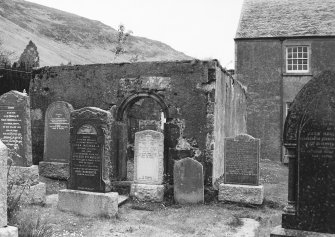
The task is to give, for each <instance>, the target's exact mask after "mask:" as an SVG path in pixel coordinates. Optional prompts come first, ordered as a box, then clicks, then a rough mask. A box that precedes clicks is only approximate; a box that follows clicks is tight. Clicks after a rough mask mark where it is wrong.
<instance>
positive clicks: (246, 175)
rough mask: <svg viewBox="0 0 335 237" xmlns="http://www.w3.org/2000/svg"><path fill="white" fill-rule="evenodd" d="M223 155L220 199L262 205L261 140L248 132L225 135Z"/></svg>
mask: <svg viewBox="0 0 335 237" xmlns="http://www.w3.org/2000/svg"><path fill="white" fill-rule="evenodd" d="M224 158H225V160H224V183H221V184H220V185H219V200H220V201H232V202H242V203H250V204H262V203H263V199H264V187H263V186H262V185H259V176H260V174H259V159H260V140H259V139H256V138H253V137H252V136H250V135H248V134H239V135H237V136H235V137H228V138H225V145H224Z"/></svg>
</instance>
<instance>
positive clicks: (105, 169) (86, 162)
mask: <svg viewBox="0 0 335 237" xmlns="http://www.w3.org/2000/svg"><path fill="white" fill-rule="evenodd" d="M111 125H112V117H111V114H110V112H108V111H105V110H102V109H99V108H95V107H85V108H82V109H79V110H75V111H73V112H72V113H71V158H70V178H69V181H68V185H69V186H68V188H69V189H73V190H82V191H90V192H108V191H110V189H111V187H110V180H109V175H110V171H111V167H110V160H111V150H110V142H111Z"/></svg>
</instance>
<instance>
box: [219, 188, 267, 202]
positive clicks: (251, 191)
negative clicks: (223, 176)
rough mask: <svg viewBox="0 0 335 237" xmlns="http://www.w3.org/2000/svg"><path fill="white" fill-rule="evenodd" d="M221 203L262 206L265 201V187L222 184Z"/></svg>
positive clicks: (220, 189)
mask: <svg viewBox="0 0 335 237" xmlns="http://www.w3.org/2000/svg"><path fill="white" fill-rule="evenodd" d="M218 199H219V201H230V202H240V203H245V204H256V205H261V204H262V203H263V199H264V187H263V185H259V186H251V185H237V184H220V186H219V197H218Z"/></svg>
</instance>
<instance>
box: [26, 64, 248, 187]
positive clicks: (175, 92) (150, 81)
mask: <svg viewBox="0 0 335 237" xmlns="http://www.w3.org/2000/svg"><path fill="white" fill-rule="evenodd" d="M29 95H30V96H31V117H32V139H33V162H34V164H38V163H39V162H40V161H42V160H43V145H44V144H43V141H44V116H45V113H46V109H47V107H48V105H49V104H51V103H52V102H55V101H59V100H61V101H66V102H68V103H70V104H72V105H73V107H74V109H80V108H83V107H92V106H94V107H98V108H101V109H104V110H109V111H110V112H111V113H112V120H113V125H112V149H111V153H112V154H111V156H112V158H111V165H112V171H111V174H110V176H111V179H112V180H132V179H133V164H134V136H135V133H136V132H138V131H142V130H148V129H150V130H155V131H159V132H163V134H164V138H165V140H164V174H165V176H166V177H169V176H171V175H172V173H173V172H172V171H173V163H174V160H179V159H182V158H185V157H193V158H194V159H196V160H197V161H199V162H201V163H202V164H203V166H204V173H205V179H206V180H205V182H206V183H208V184H209V183H210V182H211V181H212V176H214V180H213V182H214V181H215V180H217V179H218V178H219V177H220V176H222V175H223V170H224V167H223V146H224V142H223V139H224V137H228V136H234V135H236V134H239V133H245V132H246V125H245V120H246V117H245V116H246V113H245V109H246V103H245V101H246V97H245V91H244V89H243V87H242V86H241V84H240V83H238V82H237V81H236V80H234V79H233V78H232V77H231V76H230V75H229V74H228V73H227V72H226V71H225V70H224V69H223V68H222V67H221V66H220V64H219V62H218V61H216V60H212V61H198V60H192V61H171V62H139V63H119V64H93V65H80V66H79V65H76V66H58V67H44V68H40V69H37V70H35V71H34V75H33V79H32V81H31V83H30V90H29ZM214 137H215V139H214ZM213 164H214V166H215V169H213ZM170 181H172V180H170Z"/></svg>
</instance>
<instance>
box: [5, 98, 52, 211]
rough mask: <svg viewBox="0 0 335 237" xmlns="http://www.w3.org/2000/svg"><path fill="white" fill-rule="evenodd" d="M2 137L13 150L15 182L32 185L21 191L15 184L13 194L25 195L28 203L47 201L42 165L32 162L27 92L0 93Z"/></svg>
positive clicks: (23, 197) (13, 180) (12, 175)
mask: <svg viewBox="0 0 335 237" xmlns="http://www.w3.org/2000/svg"><path fill="white" fill-rule="evenodd" d="M0 140H1V141H2V142H3V143H4V144H5V145H6V146H7V148H8V149H9V150H10V151H11V159H12V166H11V169H10V173H9V178H10V179H11V180H12V182H14V183H16V182H19V181H20V180H21V179H25V180H27V181H29V183H30V188H29V189H28V190H26V191H25V192H24V193H22V194H20V191H19V189H18V188H16V187H15V186H14V188H13V195H21V198H20V200H21V201H22V202H27V203H36V204H43V203H45V201H46V199H45V194H46V187H45V184H44V183H40V182H39V180H38V177H39V173H38V166H36V165H32V153H31V149H32V145H31V119H30V99H29V96H28V95H27V94H26V93H21V92H18V91H10V92H7V93H5V94H3V95H2V96H0Z"/></svg>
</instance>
